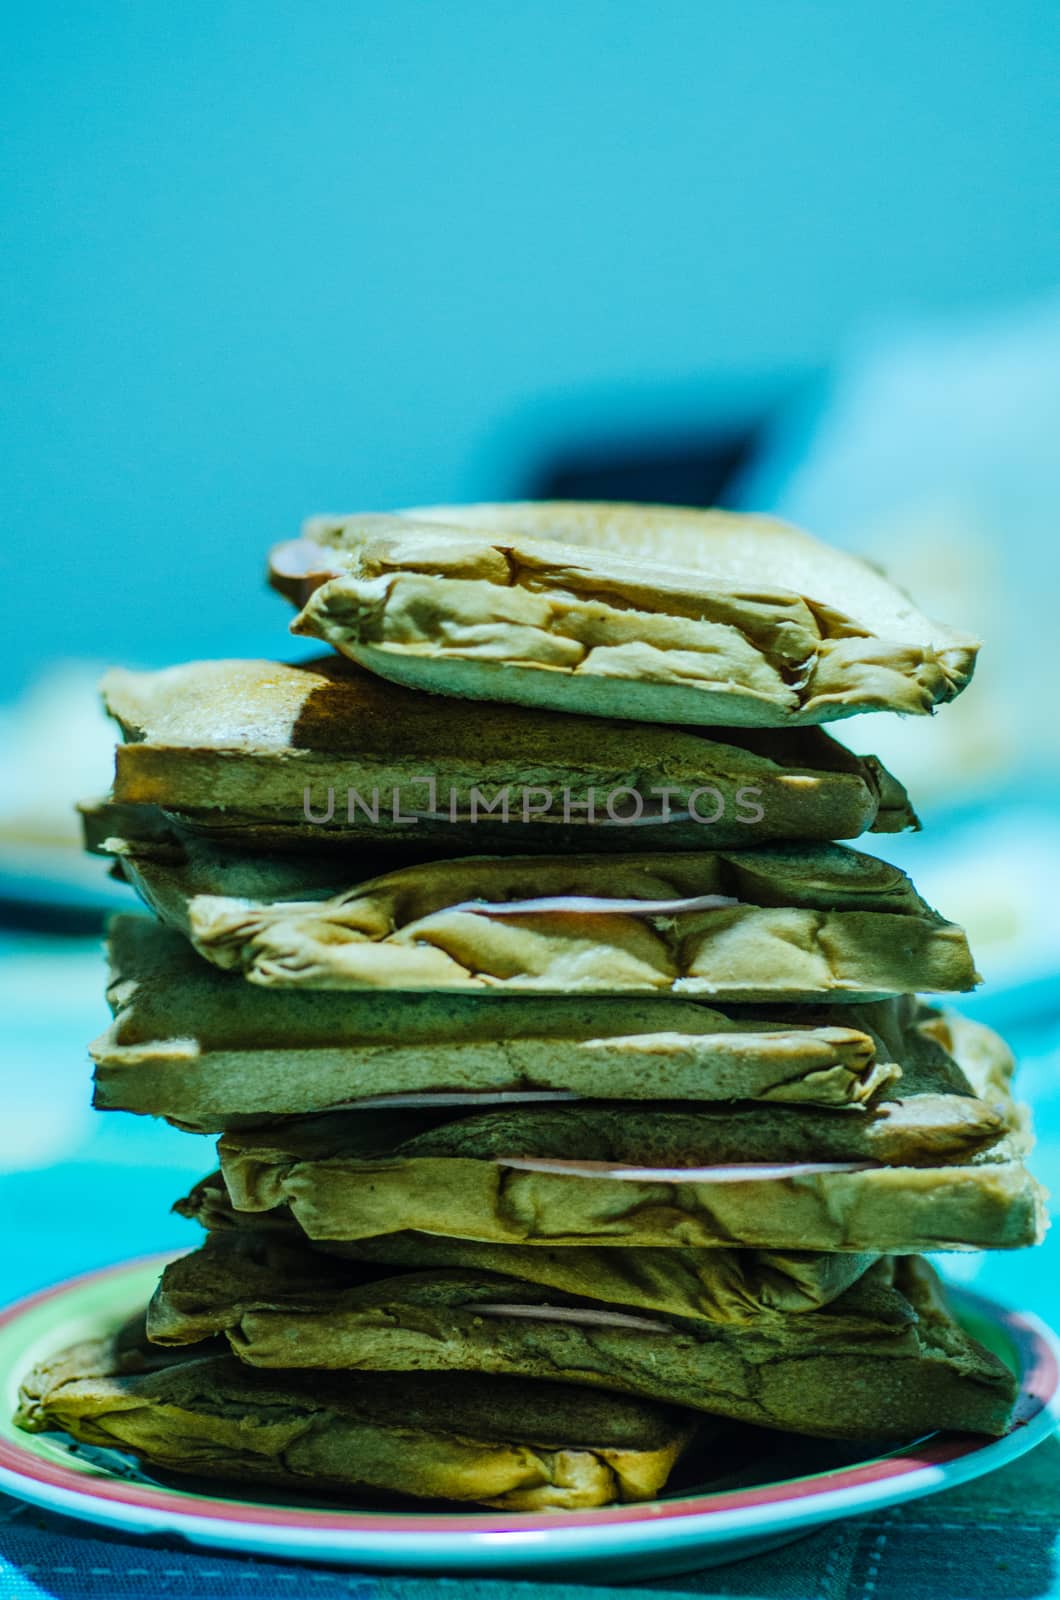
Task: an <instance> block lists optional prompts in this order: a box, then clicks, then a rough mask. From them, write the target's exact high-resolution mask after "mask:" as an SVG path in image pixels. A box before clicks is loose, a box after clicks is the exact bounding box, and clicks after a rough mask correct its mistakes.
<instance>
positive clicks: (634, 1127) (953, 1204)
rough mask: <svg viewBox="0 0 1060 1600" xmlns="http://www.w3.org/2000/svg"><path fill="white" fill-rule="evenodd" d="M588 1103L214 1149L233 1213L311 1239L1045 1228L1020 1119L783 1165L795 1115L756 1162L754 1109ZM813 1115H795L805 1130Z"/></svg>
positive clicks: (347, 1124)
mask: <svg viewBox="0 0 1060 1600" xmlns="http://www.w3.org/2000/svg"><path fill="white" fill-rule="evenodd" d="M602 1104H603V1103H601V1102H597V1103H595V1104H594V1105H592V1106H590V1107H586V1106H582V1105H574V1106H567V1107H560V1108H555V1109H554V1110H553V1111H551V1112H550V1113H546V1112H545V1111H544V1110H538V1109H533V1110H520V1111H516V1110H514V1109H513V1110H506V1111H505V1112H502V1113H495V1114H480V1115H478V1116H474V1117H464V1118H460V1119H459V1120H457V1121H452V1122H433V1121H432V1119H431V1118H429V1117H428V1115H427V1114H423V1115H422V1116H420V1117H417V1116H415V1115H414V1114H411V1113H404V1114H402V1113H384V1112H371V1111H366V1112H357V1113H345V1114H343V1113H336V1114H333V1115H331V1116H323V1117H316V1118H306V1119H302V1120H299V1119H290V1120H287V1121H284V1122H282V1123H278V1124H276V1125H275V1126H273V1127H271V1128H262V1129H258V1130H251V1131H248V1132H245V1133H229V1134H225V1135H224V1136H223V1137H222V1139H221V1140H220V1143H219V1145H218V1152H219V1155H220V1161H221V1170H222V1172H223V1174H224V1179H225V1183H226V1185H227V1187H228V1190H229V1193H230V1195H231V1199H232V1203H233V1205H234V1206H235V1207H236V1208H237V1209H239V1210H242V1211H249V1212H268V1211H272V1210H274V1209H275V1208H276V1207H278V1206H289V1207H290V1210H291V1212H292V1214H293V1215H294V1217H295V1218H296V1220H297V1221H298V1222H299V1224H300V1225H301V1227H302V1228H303V1229H304V1230H305V1232H306V1234H307V1235H308V1236H309V1237H310V1238H312V1239H324V1240H328V1239H366V1238H375V1237H380V1236H382V1235H385V1234H389V1233H399V1232H406V1231H409V1230H411V1231H416V1232H425V1233H439V1234H445V1235H449V1236H452V1237H458V1238H466V1239H477V1240H483V1241H488V1242H490V1243H494V1244H523V1245H536V1244H546V1245H553V1246H556V1245H579V1246H584V1245H587V1244H596V1245H601V1246H604V1245H637V1246H640V1245H644V1246H661V1247H663V1248H674V1247H678V1246H683V1247H692V1248H708V1249H709V1248H714V1247H719V1246H723V1247H728V1246H732V1245H745V1246H750V1247H754V1248H761V1249H777V1250H790V1249H811V1250H853V1251H875V1252H896V1253H901V1254H913V1253H918V1252H920V1251H927V1250H944V1249H960V1248H975V1247H984V1248H985V1247H994V1248H1013V1247H1016V1246H1019V1245H1025V1244H1031V1243H1034V1242H1036V1241H1037V1239H1038V1238H1040V1236H1041V1233H1042V1230H1043V1227H1044V1210H1043V1201H1042V1194H1041V1191H1040V1190H1039V1188H1038V1186H1037V1184H1036V1183H1035V1182H1034V1180H1033V1179H1032V1178H1031V1177H1030V1175H1029V1174H1028V1172H1027V1171H1026V1169H1025V1167H1024V1166H1023V1161H1022V1157H1023V1154H1024V1152H1025V1150H1026V1147H1027V1143H1028V1135H1027V1124H1026V1119H1025V1117H1024V1116H1023V1114H1022V1113H1018V1112H1017V1113H1015V1121H1014V1126H1013V1128H1012V1131H1011V1132H1010V1133H1009V1134H1008V1135H1007V1136H1006V1138H1005V1139H1004V1140H1002V1141H1001V1142H1000V1143H997V1144H994V1145H993V1146H992V1147H991V1148H988V1149H986V1150H984V1151H982V1152H980V1153H978V1154H967V1153H965V1152H961V1151H957V1152H955V1153H954V1154H953V1155H952V1157H951V1158H950V1159H949V1160H948V1161H947V1160H946V1158H945V1156H940V1155H938V1154H926V1155H925V1154H922V1155H921V1158H920V1161H919V1162H918V1164H916V1165H910V1164H908V1160H906V1161H905V1164H898V1165H883V1164H878V1163H877V1162H876V1160H875V1159H874V1158H871V1157H862V1158H858V1159H839V1158H838V1156H837V1154H836V1149H835V1146H834V1145H833V1146H832V1147H830V1148H829V1149H827V1150H826V1152H825V1154H824V1157H823V1158H815V1157H814V1156H813V1155H812V1153H811V1151H810V1150H806V1149H803V1150H802V1152H801V1153H797V1144H798V1140H799V1139H800V1138H801V1137H802V1135H801V1133H800V1131H799V1124H800V1122H801V1120H802V1115H803V1114H802V1113H801V1112H799V1111H796V1110H788V1111H782V1112H778V1113H776V1121H775V1123H774V1124H773V1125H772V1127H771V1129H770V1132H771V1133H772V1136H773V1138H774V1139H775V1141H776V1144H777V1146H779V1147H780V1148H779V1149H778V1152H777V1154H776V1156H774V1157H772V1158H767V1159H765V1160H763V1152H762V1149H761V1145H760V1144H758V1143H757V1141H758V1140H759V1139H760V1138H765V1137H766V1134H765V1133H762V1134H761V1135H760V1134H759V1133H758V1132H756V1130H755V1128H754V1126H753V1123H754V1122H755V1121H756V1120H757V1118H758V1117H760V1116H761V1115H762V1112H761V1110H760V1109H758V1110H756V1111H754V1112H752V1113H751V1115H750V1116H749V1117H748V1118H747V1119H746V1120H744V1121H741V1122H739V1123H738V1124H734V1122H733V1120H732V1113H725V1112H722V1113H720V1114H719V1115H718V1116H716V1117H715V1116H713V1115H712V1114H711V1112H709V1111H707V1110H699V1111H697V1112H695V1113H688V1114H682V1113H678V1114H674V1115H672V1116H671V1115H670V1114H668V1113H667V1112H666V1111H662V1112H638V1113H637V1115H636V1116H634V1115H627V1116H626V1117H622V1116H621V1115H618V1116H611V1117H607V1115H606V1114H605V1112H604V1111H603V1110H602ZM827 1115H828V1114H827V1113H823V1112H811V1113H809V1116H810V1118H811V1119H812V1125H813V1128H814V1133H815V1134H816V1126H817V1122H818V1120H819V1119H820V1118H821V1117H824V1116H827ZM834 1116H835V1119H836V1120H841V1121H844V1122H850V1123H853V1122H860V1121H861V1119H860V1118H856V1117H851V1116H850V1114H849V1113H846V1112H837V1113H835V1114H834ZM784 1119H790V1120H788V1121H785V1120H784ZM792 1123H794V1124H795V1126H794V1127H792V1125H791V1124H792ZM693 1128H694V1129H695V1143H694V1144H693V1139H692V1129H693ZM833 1137H834V1138H838V1137H839V1135H838V1134H836V1135H833ZM808 1142H810V1141H808ZM743 1150H748V1151H750V1152H751V1154H750V1155H749V1156H748V1157H744V1156H742V1155H741V1154H740V1152H741V1151H743ZM928 1150H929V1151H930V1142H929V1145H928ZM708 1157H709V1158H710V1159H709V1160H708ZM659 1158H662V1159H659ZM667 1158H668V1159H667ZM791 1158H793V1159H791ZM696 1160H698V1161H699V1163H700V1164H698V1165H693V1164H692V1163H693V1161H696Z"/></svg>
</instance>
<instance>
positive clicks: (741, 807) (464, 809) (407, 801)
mask: <svg viewBox="0 0 1060 1600" xmlns="http://www.w3.org/2000/svg"><path fill="white" fill-rule="evenodd" d="M102 689H103V696H104V703H105V705H106V707H107V709H108V711H109V712H110V714H111V716H112V717H114V719H115V720H116V721H117V723H118V724H119V727H120V728H121V731H122V735H123V739H124V742H123V743H122V744H121V745H120V746H119V748H118V750H117V753H116V758H115V780H114V799H115V801H116V802H117V803H119V804H121V805H129V804H134V805H136V804H138V805H155V806H159V807H163V808H165V809H166V810H168V811H169V812H171V813H176V814H180V815H181V816H183V817H184V818H185V820H190V821H191V822H193V823H194V825H195V826H196V827H199V828H202V829H204V830H206V831H209V832H210V833H216V834H219V835H221V836H223V837H232V838H234V839H236V840H238V839H241V838H246V839H249V840H258V841H261V842H264V843H270V844H271V843H275V844H279V845H281V846H283V845H286V846H288V847H293V846H302V847H313V846H319V844H320V842H321V840H322V839H327V840H329V841H336V842H343V841H360V842H361V843H367V844H369V845H371V846H372V847H373V848H378V847H379V845H380V843H384V842H386V841H387V840H390V842H392V843H395V844H398V845H400V846H401V847H402V848H410V847H411V844H412V837H410V836H411V835H412V830H411V829H410V827H409V826H408V825H407V824H405V823H395V822H394V803H395V797H396V798H397V800H398V802H399V804H398V815H399V816H401V817H405V816H409V815H413V814H418V815H419V817H420V820H419V822H418V823H416V825H415V835H414V837H415V840H416V841H417V842H419V843H422V842H423V841H424V840H425V839H427V840H429V841H431V842H432V843H433V845H434V846H435V848H436V849H437V850H438V851H439V853H442V852H444V851H449V852H451V853H453V854H460V853H462V852H465V851H467V850H469V849H483V848H485V847H487V846H488V845H490V844H493V845H496V846H500V847H502V848H504V849H514V850H522V849H545V850H548V849H557V850H562V849H579V848H582V847H583V846H582V843H581V841H583V840H584V839H586V837H587V836H591V837H592V839H593V844H592V846H591V848H593V849H601V850H602V849H608V848H613V849H620V850H621V849H627V848H628V847H629V845H630V843H631V842H635V841H636V840H640V841H641V842H640V843H639V844H638V846H637V847H638V848H640V849H654V848H665V849H686V848H700V847H702V846H703V845H704V844H713V845H728V844H732V845H737V846H739V845H745V844H747V843H766V842H768V841H769V840H771V839H802V838H805V839H846V838H854V837H856V836H857V835H858V834H859V833H862V832H864V831H865V830H866V829H872V830H874V831H877V832H884V833H893V832H896V831H898V830H900V829H902V828H908V827H915V826H916V825H917V822H916V817H915V814H914V812H913V811H912V808H911V807H910V804H909V800H908V797H907V795H906V793H905V790H904V789H903V788H902V786H901V784H900V783H899V782H898V781H897V780H896V779H895V778H894V777H892V775H891V774H890V773H889V772H888V771H887V770H886V769H885V768H884V767H883V766H881V764H880V763H879V762H878V761H877V760H876V759H875V757H873V756H855V755H853V754H851V753H850V752H849V751H848V750H846V749H845V748H844V747H843V746H842V745H840V744H837V743H836V742H835V741H834V740H833V739H830V738H829V737H828V735H827V734H826V733H824V732H823V730H821V729H819V728H805V729H787V730H785V729H776V730H755V729H748V730H744V731H737V730H731V729H723V730H710V729H704V730H699V729H687V728H662V727H658V726H651V725H644V724H639V723H635V722H629V721H621V720H618V721H616V720H609V719H600V718H593V719H592V720H590V721H582V720H577V721H575V720H572V719H571V718H570V717H568V716H564V715H561V714H559V713H556V712H549V711H537V710H530V709H526V708H521V707H513V706H496V707H495V706H490V705H478V706H469V705H467V704H465V703H462V702H460V701H456V700H439V699H437V698H435V697H426V696H424V695H422V694H418V693H416V692H414V691H411V690H408V689H402V688H400V687H398V686H397V685H394V684H390V683H387V682H386V681H385V680H383V679H381V678H378V677H375V676H374V675H372V674H371V673H367V672H363V671H361V670H360V669H359V668H358V667H356V666H354V665H353V664H352V663H350V662H346V661H343V660H341V659H340V658H338V657H335V656H329V657H326V658H324V659H323V660H318V661H308V662H303V663H285V662H275V661H253V660H251V661H239V660H234V661H233V660H229V661H191V662H188V663H186V664H184V665H182V666H176V667H168V668H166V669H164V670H163V671H160V672H127V671H123V670H115V671H112V672H109V673H108V674H107V675H106V677H105V678H104V680H103V685H102ZM427 777H431V778H433V780H434V785H435V790H434V799H435V806H434V807H433V808H432V806H431V804H430V798H431V797H430V791H429V789H428V786H427V783H426V781H425V780H426V778H427ZM506 788H508V789H510V791H511V796H512V798H511V800H510V806H509V811H508V815H507V820H506V821H503V820H502V818H501V816H500V814H499V813H497V812H491V811H489V810H487V809H486V806H487V804H488V803H489V802H490V801H491V800H492V799H493V797H494V796H496V795H497V794H498V793H500V792H503V791H504V790H505V789H506ZM630 788H633V789H635V790H636V791H637V793H638V794H639V795H640V796H641V799H642V802H643V805H644V808H645V815H646V816H647V817H648V818H649V819H650V820H652V821H653V825H652V826H633V825H629V824H627V823H625V822H622V821H620V822H619V823H618V824H616V823H615V822H614V821H613V820H611V819H609V817H608V815H607V811H606V801H607V797H608V796H609V795H612V794H615V795H616V796H619V793H620V792H622V793H621V796H620V798H621V803H620V801H619V798H616V800H615V803H614V805H613V807H612V810H613V812H614V813H615V814H616V815H617V816H619V817H620V818H622V817H625V816H627V815H629V814H630V808H631V801H630V799H629V797H628V790H629V789H630ZM351 791H352V792H353V793H355V794H356V795H358V796H361V797H363V799H364V804H359V803H358V801H356V800H355V801H354V802H353V803H352V806H351V804H350V803H349V794H350V792H351ZM473 791H474V792H475V798H474V800H473ZM590 791H592V793H593V795H594V797H595V805H594V815H597V816H598V817H599V823H598V824H595V825H594V824H593V823H592V822H590V820H589V813H588V801H589V799H590ZM664 791H665V792H666V794H667V795H668V797H669V798H668V800H666V802H665V805H664V801H663V792H664ZM697 791H700V794H699V797H698V799H697V800H696V803H695V807H694V809H693V810H692V811H691V812H690V811H689V799H690V797H691V796H693V795H695V794H696V792H697ZM373 794H375V795H377V796H378V800H379V810H378V815H377V818H376V819H373V816H372V815H371V814H370V812H369V809H368V808H369V807H371V806H372V796H373ZM329 795H330V796H331V800H332V804H331V805H330V806H329V803H328V800H329ZM524 800H525V807H524ZM307 809H308V813H309V816H308V817H307ZM432 809H436V810H437V811H438V812H439V813H440V814H439V815H436V817H435V819H434V821H433V822H432V821H431V820H430V819H429V817H428V815H427V813H429V812H430V811H432ZM524 809H525V811H526V813H527V814H526V815H524ZM667 815H668V816H669V818H670V820H669V821H668V822H667V821H665V817H666V816H667ZM309 817H312V819H313V820H312V821H310V820H309ZM697 817H705V818H706V819H708V820H707V821H706V822H697V820H696V818H697ZM711 818H713V819H714V820H709V819H711ZM748 819H752V821H751V822H750V823H749V820H748Z"/></svg>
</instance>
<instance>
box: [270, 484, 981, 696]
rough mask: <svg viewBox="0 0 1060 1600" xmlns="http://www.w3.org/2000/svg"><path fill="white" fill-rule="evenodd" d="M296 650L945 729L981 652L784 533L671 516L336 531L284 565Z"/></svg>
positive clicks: (851, 568)
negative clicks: (936, 719)
mask: <svg viewBox="0 0 1060 1600" xmlns="http://www.w3.org/2000/svg"><path fill="white" fill-rule="evenodd" d="M270 570H271V576H272V581H273V583H274V585H275V586H276V587H277V588H278V589H280V590H281V592H283V593H285V594H287V595H288V596H289V597H290V598H292V599H294V600H295V601H296V603H297V604H300V605H301V606H302V610H301V611H300V613H299V615H298V617H297V619H296V621H295V622H294V624H293V631H294V632H295V633H299V634H304V635H308V636H310V637H313V638H318V639H323V640H326V642H327V643H328V644H331V645H333V646H334V647H335V648H336V649H337V650H339V651H340V652H341V653H342V654H343V655H346V656H348V657H350V659H352V660H354V661H356V662H358V664H359V665H361V666H363V667H366V668H368V669H369V670H370V671H372V672H376V673H378V674H379V675H380V676H381V677H384V678H388V679H390V680H391V681H393V682H395V683H400V684H405V685H407V686H409V687H412V688H416V689H425V690H428V691H430V692H433V693H435V694H440V695H451V696H456V697H461V698H466V699H472V700H502V701H510V702H513V703H517V704H521V705H530V706H540V707H548V708H551V709H555V710H558V711H574V712H579V713H581V714H583V715H588V716H597V717H615V716H623V717H630V718H633V719H634V720H636V721H641V722H671V723H699V724H715V725H719V726H721V725H726V724H728V725H733V726H749V727H770V726H773V727H779V726H784V725H798V724H805V723H819V722H829V721H832V720H833V719H835V718H838V717H845V716H850V715H852V714H854V713H857V712H863V711H883V710H887V711H901V712H906V713H925V712H929V711H931V710H933V708H934V707H935V706H936V705H938V704H940V703H941V702H944V701H946V700H951V699H953V698H954V696H955V695H957V694H959V693H960V691H961V690H962V689H963V688H964V687H965V685H966V684H967V683H968V681H969V679H970V678H971V675H972V671H973V668H974V664H975V655H976V651H977V649H978V646H977V643H976V641H975V640H974V639H972V638H970V637H969V636H967V635H965V634H962V633H958V632H956V631H955V630H953V629H950V628H948V627H945V626H944V625H942V624H941V623H935V622H931V621H929V619H928V618H926V617H924V616H923V615H922V614H921V613H920V612H919V611H917V609H916V607H915V606H914V605H913V603H912V601H911V600H909V598H908V597H907V596H906V595H905V594H903V593H902V592H901V590H899V589H897V588H895V587H894V585H893V584H891V583H889V582H888V581H887V579H886V578H885V577H883V576H882V574H880V573H879V572H877V571H876V570H875V569H874V568H873V567H870V566H869V565H868V564H867V563H865V562H863V561H860V560H858V559H857V558H856V557H854V556H850V555H847V554H845V553H844V552H842V551H839V550H835V549H833V548H831V547H829V546H828V545H824V544H821V543H819V542H818V541H817V540H815V539H812V538H811V537H810V536H809V535H808V534H805V533H801V532H800V531H799V530H798V529H796V528H792V527H789V526H787V525H786V524H784V523H781V522H776V521H773V520H772V519H770V518H766V517H758V516H747V515H739V514H732V513H726V512H716V511H715V512H703V511H692V510H683V509H679V508H675V507H665V506H632V505H620V504H592V503H580V504H570V503H564V502H545V503H540V504H509V505H479V506H436V507H430V508H427V509H424V510H419V511H412V512H408V513H404V514H401V515H397V516H377V515H367V516H348V517H316V518H313V519H312V520H311V521H310V522H309V523H308V524H307V525H306V528H305V530H304V533H303V538H302V539H301V540H298V541H294V542H292V543H289V544H286V545H280V546H278V547H277V548H276V549H275V550H274V551H273V554H272V560H271V569H270Z"/></svg>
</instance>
